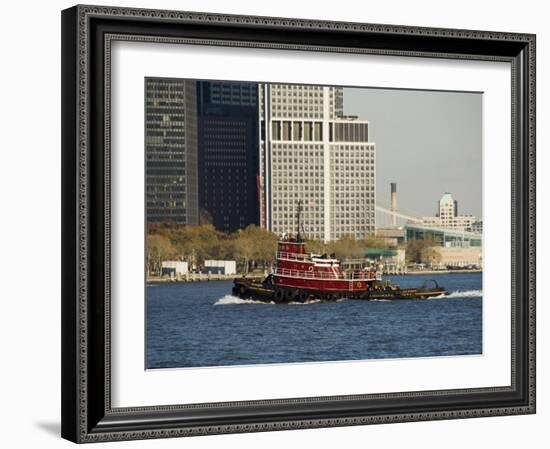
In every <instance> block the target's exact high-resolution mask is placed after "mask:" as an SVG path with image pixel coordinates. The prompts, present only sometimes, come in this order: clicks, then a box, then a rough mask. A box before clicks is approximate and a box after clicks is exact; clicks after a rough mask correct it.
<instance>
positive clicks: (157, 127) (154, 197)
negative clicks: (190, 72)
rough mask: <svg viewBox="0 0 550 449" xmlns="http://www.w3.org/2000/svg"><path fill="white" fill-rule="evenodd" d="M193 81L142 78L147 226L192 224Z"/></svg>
mask: <svg viewBox="0 0 550 449" xmlns="http://www.w3.org/2000/svg"><path fill="white" fill-rule="evenodd" d="M196 108H197V100H196V83H195V82H194V81H188V80H181V79H170V78H146V79H145V158H146V162H145V169H146V170H145V171H146V214H147V222H148V223H154V222H173V223H178V224H188V225H195V224H197V223H198V217H199V208H198V189H197V112H196Z"/></svg>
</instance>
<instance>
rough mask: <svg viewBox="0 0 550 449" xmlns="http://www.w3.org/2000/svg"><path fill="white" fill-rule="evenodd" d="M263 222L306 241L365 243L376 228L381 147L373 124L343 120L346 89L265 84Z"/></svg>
mask: <svg viewBox="0 0 550 449" xmlns="http://www.w3.org/2000/svg"><path fill="white" fill-rule="evenodd" d="M259 94H260V95H259V101H260V129H261V141H260V161H259V162H260V191H261V197H260V203H261V205H260V209H261V212H260V216H261V223H262V225H263V226H265V227H266V228H268V229H270V230H271V231H273V232H275V233H277V234H282V233H285V232H294V231H295V230H296V225H297V224H296V221H295V220H296V206H297V203H298V201H300V200H302V202H303V205H304V211H303V217H302V222H303V225H304V226H303V227H304V229H303V230H304V231H305V233H306V235H307V236H308V237H314V238H318V239H321V240H324V241H328V240H335V239H338V238H340V237H342V236H343V235H351V236H354V237H355V238H364V237H366V236H367V235H370V234H373V233H374V228H375V171H374V166H375V145H374V143H371V142H369V124H368V122H366V121H360V120H358V119H357V118H356V117H351V116H345V115H344V113H343V109H344V108H343V89H342V88H338V87H324V86H314V85H289V84H260V88H259Z"/></svg>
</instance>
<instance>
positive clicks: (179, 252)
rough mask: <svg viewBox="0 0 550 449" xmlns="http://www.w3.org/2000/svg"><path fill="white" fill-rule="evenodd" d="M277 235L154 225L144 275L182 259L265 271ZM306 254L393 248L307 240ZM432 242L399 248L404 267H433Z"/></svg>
mask: <svg viewBox="0 0 550 449" xmlns="http://www.w3.org/2000/svg"><path fill="white" fill-rule="evenodd" d="M277 240H278V236H277V235H276V234H274V233H272V232H270V231H268V230H266V229H264V228H261V227H259V226H256V225H250V226H247V227H246V228H243V229H239V230H237V231H235V232H233V233H224V232H222V231H219V230H217V229H216V228H215V227H214V226H213V225H211V224H203V225H197V226H188V225H177V224H173V223H152V224H148V226H147V242H146V246H147V251H146V253H147V273H148V276H150V277H154V276H159V275H160V273H161V267H162V262H163V261H166V260H181V261H186V262H188V263H189V267H190V268H191V269H194V270H195V271H202V268H203V267H204V261H205V260H208V259H220V260H235V261H236V262H237V271H238V272H239V273H241V274H248V273H250V272H253V271H257V272H261V271H264V270H266V269H269V268H270V267H271V266H272V265H273V263H274V262H275V253H276V249H277ZM304 240H305V243H306V249H307V251H308V252H311V253H315V254H332V255H334V257H336V258H338V259H340V260H343V261H345V260H346V259H364V258H365V256H366V249H367V248H388V249H390V248H395V247H392V246H391V245H388V244H387V243H386V241H385V240H384V239H381V238H377V237H366V238H365V239H356V238H354V237H353V236H348V235H344V236H342V237H341V238H340V239H338V240H334V241H330V242H323V241H321V240H316V239H307V238H305V239H304ZM437 245H438V242H436V241H434V240H432V239H425V240H409V241H407V242H406V244H404V245H403V248H404V249H405V258H406V262H407V263H408V264H430V263H434V262H437V258H438V253H437V251H436V249H435V247H436V246H437Z"/></svg>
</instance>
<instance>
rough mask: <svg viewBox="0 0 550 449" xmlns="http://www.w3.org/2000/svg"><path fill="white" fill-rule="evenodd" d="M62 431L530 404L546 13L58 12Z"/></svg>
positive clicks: (369, 420)
mask: <svg viewBox="0 0 550 449" xmlns="http://www.w3.org/2000/svg"><path fill="white" fill-rule="evenodd" d="M62 192H63V193H62V195H63V197H62V210H63V212H62V213H63V216H62V224H63V229H62V233H63V239H62V245H63V247H62V255H63V261H62V436H63V437H64V438H67V439H69V440H71V441H74V442H79V443H83V442H97V441H113V440H132V439H147V438H165V437H177V436H194V435H204V434H218V433H231V432H258V431H271V430H284V429H299V428H314V427H328V426H350V425H363V424H376V423H392V422H406V421H422V420H439V419H455V418H467V417H484V416H496V415H513V414H530V413H535V36H534V35H530V34H516V33H509V32H492V31H469V30H454V29H435V28H421V27H406V26H395V25H377V24H365V23H344V22H331V21H318V20H304V19H280V18H271V17H253V16H233V15H217V14H206V13H194V12H179V11H158V10H144V9H130V8H118V7H100V6H75V7H73V8H70V9H67V10H64V11H63V12H62Z"/></svg>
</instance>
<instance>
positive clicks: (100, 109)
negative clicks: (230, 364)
mask: <svg viewBox="0 0 550 449" xmlns="http://www.w3.org/2000/svg"><path fill="white" fill-rule="evenodd" d="M115 40H139V41H143V42H157V43H177V42H185V43H195V44H198V45H200V44H209V45H225V46H241V47H250V48H266V49H269V48H277V49H294V50H295V49H299V50H304V51H321V52H350V53H363V54H382V55H400V56H418V57H430V58H448V59H465V60H491V61H505V62H508V63H510V64H511V72H512V85H511V93H512V117H511V129H512V142H511V145H512V173H511V177H512V204H511V208H512V209H511V210H512V267H511V271H512V289H511V291H512V311H511V315H512V328H511V335H512V342H511V343H512V344H511V348H512V357H511V361H512V363H511V366H510V370H511V373H512V376H511V378H512V383H511V386H509V387H494V388H479V389H467V390H450V391H440V390H438V391H423V392H410V393H407V392H405V393H403V392H400V393H388V394H371V395H354V396H339V397H334V396H332V397H315V398H311V397H305V398H289V399H281V400H265V401H247V402H231V403H216V404H187V405H173V406H154V405H152V406H148V407H142V408H133V409H129V408H113V407H112V406H111V382H110V381H111V379H110V366H111V362H112V361H111V353H110V330H111V327H110V326H111V322H110V244H111V241H110V212H111V210H110V176H111V173H110V103H109V99H110V48H111V47H110V45H111V43H112V42H113V41H115ZM62 192H63V193H62V236H63V237H62V257H63V261H62V436H63V437H64V438H67V439H69V440H71V441H74V442H79V443H83V442H94V441H111V440H130V439H144V438H164V437H173V436H191V435H203V434H216V433H230V432H256V431H269V430H283V429H297V428H313V427H327V426H348V425H361V424H374V423H390V422H405V421H422V420H435V419H450V418H466V417H481V416H497V415H513V414H529V413H534V412H535V36H534V35H530V34H515V33H501V32H486V31H468V30H454V29H435V28H421V27H405V26H394V25H374V24H364V23H342V22H329V21H316V20H315V21H314V20H298V19H279V18H268V17H251V16H232V15H216V14H203V13H191V12H177V11H156V10H142V9H126V8H114V7H99V6H75V7H73V8H70V9H67V10H65V11H63V12H62Z"/></svg>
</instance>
